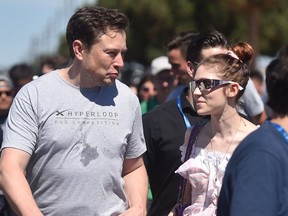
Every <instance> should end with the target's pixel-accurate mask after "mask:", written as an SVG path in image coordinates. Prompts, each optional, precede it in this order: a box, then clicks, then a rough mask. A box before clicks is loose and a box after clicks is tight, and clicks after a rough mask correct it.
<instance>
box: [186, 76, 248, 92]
mask: <svg viewBox="0 0 288 216" xmlns="http://www.w3.org/2000/svg"><path fill="white" fill-rule="evenodd" d="M226 84H235V82H233V81H228V80H216V79H200V80H192V81H191V83H190V85H191V90H192V91H195V89H196V88H197V87H198V88H199V90H200V91H205V90H206V91H209V90H211V89H212V88H214V87H216V86H221V85H226ZM239 90H240V91H241V90H243V87H242V86H240V85H239Z"/></svg>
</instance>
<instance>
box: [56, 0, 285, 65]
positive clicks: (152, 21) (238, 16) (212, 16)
mask: <svg viewBox="0 0 288 216" xmlns="http://www.w3.org/2000/svg"><path fill="white" fill-rule="evenodd" d="M96 4H97V5H99V6H104V7H110V8H119V9H120V10H122V11H123V12H125V13H126V14H127V15H128V17H129V19H130V21H131V25H130V29H129V31H128V33H127V34H128V35H127V36H128V37H127V45H128V52H127V55H125V58H126V60H127V61H137V62H140V63H142V64H144V65H147V64H149V63H150V61H151V60H152V59H153V58H155V57H157V56H159V55H163V54H165V53H166V49H165V47H164V42H165V41H166V40H167V39H168V38H169V37H171V36H172V35H174V34H176V33H179V32H181V31H187V30H196V31H202V30H205V29H207V28H215V29H217V30H219V31H221V32H223V33H224V34H225V35H226V36H227V38H229V39H230V40H231V42H237V41H248V42H250V43H251V44H252V45H253V47H254V49H255V50H256V52H259V53H261V54H265V55H274V54H275V53H276V51H277V50H278V49H279V48H280V47H281V46H283V45H284V44H285V43H286V42H287V35H288V25H287V16H288V2H287V0H266V1H262V0H261V1H260V0H214V1H212V0H193V1H192V0H181V1H175V0H157V1H154V0H137V1H135V0H117V1H115V0H98V1H96V2H95V5H96ZM58 52H59V53H60V54H62V55H63V56H66V57H67V55H68V48H67V45H66V41H65V37H61V43H60V46H59V49H58Z"/></svg>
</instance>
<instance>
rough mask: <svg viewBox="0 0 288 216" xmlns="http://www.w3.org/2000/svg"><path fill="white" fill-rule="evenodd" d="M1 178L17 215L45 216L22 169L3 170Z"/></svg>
mask: <svg viewBox="0 0 288 216" xmlns="http://www.w3.org/2000/svg"><path fill="white" fill-rule="evenodd" d="M0 179H1V187H2V188H3V192H4V194H5V197H6V199H7V200H8V202H9V204H10V206H11V208H12V209H13V211H14V212H15V213H16V214H17V215H22V216H26V215H27V216H43V214H42V213H41V211H40V210H39V208H38V206H37V205H36V202H35V200H34V198H33V196H32V193H31V190H30V187H29V185H28V183H27V180H26V178H25V176H24V174H23V173H22V172H21V171H17V170H14V171H13V170H10V171H4V170H2V171H1V175H0Z"/></svg>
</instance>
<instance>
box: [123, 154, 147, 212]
mask: <svg viewBox="0 0 288 216" xmlns="http://www.w3.org/2000/svg"><path fill="white" fill-rule="evenodd" d="M122 175H123V179H124V181H125V192H126V196H127V199H128V202H129V207H130V208H129V209H128V210H127V211H125V212H124V213H123V214H121V216H124V215H125V216H128V215H131V216H132V215H133V216H138V215H139V216H144V215H146V202H147V193H148V178H147V173H146V169H145V166H144V162H143V159H142V157H138V158H135V159H125V160H124V164H123V174H122Z"/></svg>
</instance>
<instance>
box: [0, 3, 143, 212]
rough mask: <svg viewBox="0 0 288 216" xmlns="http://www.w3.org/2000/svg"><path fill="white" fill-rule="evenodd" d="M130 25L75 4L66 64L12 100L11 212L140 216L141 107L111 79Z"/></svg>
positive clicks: (3, 171)
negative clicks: (68, 55)
mask: <svg viewBox="0 0 288 216" xmlns="http://www.w3.org/2000/svg"><path fill="white" fill-rule="evenodd" d="M128 26H129V21H128V18H127V16H126V15H125V14H124V13H122V12H120V11H119V10H117V9H108V8H104V7H97V6H94V7H93V6H91V7H83V8H80V9H78V10H77V11H76V12H75V13H74V14H73V15H72V17H71V18H70V19H69V22H68V24H67V30H66V39H67V43H68V47H69V52H70V57H71V59H72V62H71V65H70V66H68V67H67V68H63V69H60V70H55V71H53V72H49V73H48V74H47V75H45V76H41V77H39V78H38V79H36V80H34V81H32V82H30V83H28V84H27V85H25V86H24V87H22V88H21V90H20V91H19V92H18V93H17V95H16V97H15V98H14V100H13V103H12V106H11V109H10V113H9V116H8V118H7V124H6V127H5V135H4V140H3V144H2V149H1V158H0V186H1V189H2V190H3V192H4V194H5V196H6V198H7V199H8V201H9V204H10V206H11V208H12V209H13V211H14V212H15V213H16V214H17V215H27V216H28V215H29V216H30V215H33V216H36V215H37V216H38V215H39V216H40V215H41V216H43V215H45V216H52V215H79V216H80V215H81V216H82V215H87V216H92V215H119V216H124V215H125V216H144V215H146V202H147V188H148V180H147V173H146V169H145V166H144V163H143V159H142V154H143V153H144V152H145V151H146V146H145V140H144V136H143V129H142V120H141V108H140V104H139V100H138V98H137V96H136V95H135V94H134V93H133V92H132V91H131V90H130V89H129V87H128V86H127V85H126V84H124V83H122V82H120V81H119V80H117V77H118V75H119V73H120V70H121V68H123V67H124V59H123V57H124V54H125V52H126V51H127V46H126V30H127V28H128Z"/></svg>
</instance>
